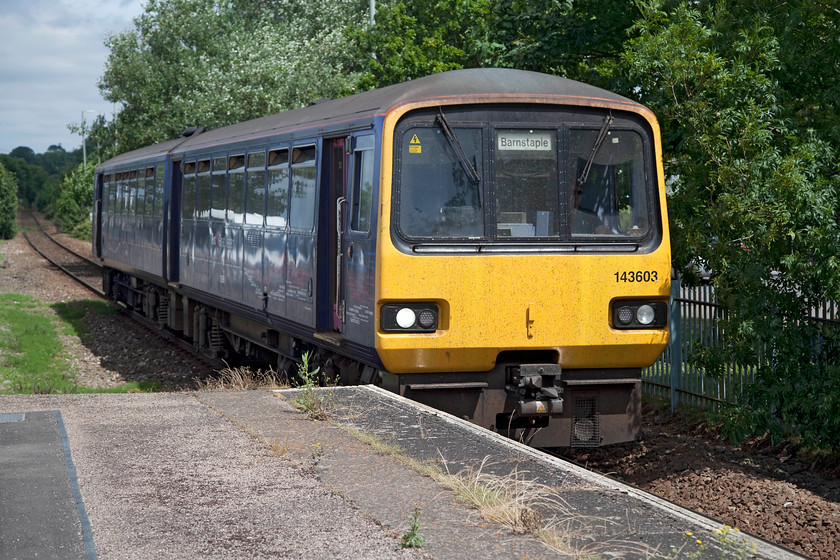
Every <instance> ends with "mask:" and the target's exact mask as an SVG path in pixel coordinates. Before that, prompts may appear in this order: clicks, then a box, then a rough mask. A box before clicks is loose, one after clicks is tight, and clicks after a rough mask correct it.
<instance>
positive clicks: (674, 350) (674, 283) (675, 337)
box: [668, 274, 682, 413]
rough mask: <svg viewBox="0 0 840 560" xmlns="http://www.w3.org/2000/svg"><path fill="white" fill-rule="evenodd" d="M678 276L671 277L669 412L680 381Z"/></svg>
mask: <svg viewBox="0 0 840 560" xmlns="http://www.w3.org/2000/svg"><path fill="white" fill-rule="evenodd" d="M679 300H680V278H679V276H677V275H676V274H674V275H672V277H671V310H670V313H669V315H670V324H669V327H670V337H669V341H668V345H669V348H670V350H671V412H672V413H674V412H676V410H677V406H678V405H679V404H680V393H679V389H680V386H681V384H682V383H681V382H682V336H681V333H680V327H681V325H682V321H681V315H682V314H681V310H680V301H679Z"/></svg>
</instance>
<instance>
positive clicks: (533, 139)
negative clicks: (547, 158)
mask: <svg viewBox="0 0 840 560" xmlns="http://www.w3.org/2000/svg"><path fill="white" fill-rule="evenodd" d="M554 134H555V133H554V132H553V131H551V130H539V131H533V130H499V131H497V136H496V138H497V142H496V144H497V145H496V148H497V149H498V150H499V151H518V152H550V151H552V150H554Z"/></svg>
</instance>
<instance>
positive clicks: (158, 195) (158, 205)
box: [155, 165, 166, 217]
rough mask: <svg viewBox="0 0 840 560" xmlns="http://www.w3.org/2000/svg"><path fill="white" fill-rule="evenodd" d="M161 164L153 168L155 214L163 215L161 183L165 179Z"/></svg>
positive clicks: (162, 183)
mask: <svg viewBox="0 0 840 560" xmlns="http://www.w3.org/2000/svg"><path fill="white" fill-rule="evenodd" d="M165 173H166V172H165V171H164V168H163V165H158V166H157V169H156V170H155V215H156V216H158V217H161V216H163V185H164V181H165V179H166V175H165Z"/></svg>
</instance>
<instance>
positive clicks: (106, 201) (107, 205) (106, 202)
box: [100, 175, 113, 214]
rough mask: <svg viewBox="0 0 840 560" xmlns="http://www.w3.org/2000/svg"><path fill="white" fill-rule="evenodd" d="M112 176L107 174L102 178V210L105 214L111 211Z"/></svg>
mask: <svg viewBox="0 0 840 560" xmlns="http://www.w3.org/2000/svg"><path fill="white" fill-rule="evenodd" d="M112 191H113V189H112V188H111V176H110V175H105V177H103V179H102V203H101V205H100V206H101V210H102V213H103V214H108V213H109V212H110V211H111V192H112Z"/></svg>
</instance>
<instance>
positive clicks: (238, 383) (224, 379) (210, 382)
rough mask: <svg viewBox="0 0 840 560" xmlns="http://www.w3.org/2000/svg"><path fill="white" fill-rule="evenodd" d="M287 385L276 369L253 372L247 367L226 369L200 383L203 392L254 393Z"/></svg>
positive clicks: (286, 386)
mask: <svg viewBox="0 0 840 560" xmlns="http://www.w3.org/2000/svg"><path fill="white" fill-rule="evenodd" d="M283 388H288V385H287V384H284V383H283V382H282V381H281V376H280V374H279V373H277V372H276V371H274V369H272V368H269V369H267V370H262V369H257V370H256V371H255V370H252V369H251V368H249V367H247V366H239V367H230V366H228V367H226V368H224V369H221V370H219V371H217V372H216V375H215V376H213V377H212V378H209V379H206V380H204V381H199V389H201V390H203V391H252V390H255V389H283Z"/></svg>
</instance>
